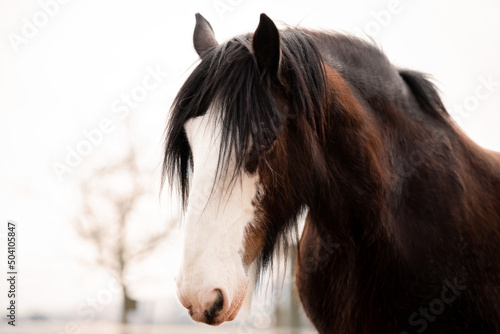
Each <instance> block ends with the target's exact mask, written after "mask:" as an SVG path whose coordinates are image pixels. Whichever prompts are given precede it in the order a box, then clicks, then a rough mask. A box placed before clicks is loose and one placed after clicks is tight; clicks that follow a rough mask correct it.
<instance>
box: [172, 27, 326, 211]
mask: <svg viewBox="0 0 500 334" xmlns="http://www.w3.org/2000/svg"><path fill="white" fill-rule="evenodd" d="M251 38H252V35H251V34H247V35H241V36H237V37H234V38H232V39H231V40H229V41H228V42H226V43H223V44H220V45H218V46H216V47H213V48H211V49H210V50H208V51H207V52H205V53H204V54H203V57H202V59H201V62H200V64H199V65H198V66H197V67H196V68H195V69H194V71H193V72H192V73H191V75H190V76H189V78H188V79H187V80H186V82H185V83H184V85H183V86H182V88H181V89H180V91H179V93H178V94H177V96H176V98H175V100H174V102H173V105H172V108H171V117H170V122H169V124H168V126H167V129H166V134H167V136H166V139H165V155H164V159H163V173H162V174H163V175H162V178H163V182H164V181H165V178H166V179H168V181H169V183H170V186H173V185H174V184H175V183H178V186H179V188H178V189H179V192H180V195H181V198H182V205H183V208H185V207H186V204H187V197H188V191H189V175H190V168H192V155H191V150H190V147H189V144H188V140H187V137H186V133H185V131H184V128H183V126H184V124H185V123H186V121H187V120H189V119H190V118H194V117H197V116H201V115H204V114H205V113H206V112H207V110H208V108H209V107H210V106H212V107H214V108H217V109H218V110H220V113H218V114H217V115H216V116H217V117H218V118H219V119H218V121H220V122H221V124H222V127H223V132H222V144H221V150H220V157H219V168H218V169H219V173H223V172H225V171H226V167H227V162H228V158H229V157H230V156H231V155H232V154H233V153H234V156H235V157H236V159H237V161H236V167H237V168H236V171H235V175H234V176H236V175H237V173H239V172H241V170H242V167H243V164H244V155H245V152H248V150H250V149H257V150H258V149H259V148H261V147H265V146H266V145H268V144H269V143H270V142H272V141H273V140H274V139H275V138H277V137H278V135H279V133H280V131H282V124H283V122H284V121H285V120H286V119H287V118H303V119H305V120H306V121H307V123H308V124H310V126H312V128H313V129H314V131H315V132H316V133H317V135H318V138H321V137H323V136H324V127H325V113H324V111H323V109H324V105H325V97H326V83H325V80H326V79H325V73H324V68H323V64H322V58H321V55H320V53H319V51H318V50H317V48H316V46H315V44H314V42H313V40H312V38H311V37H309V36H308V35H307V34H306V33H304V32H302V31H300V30H293V29H288V30H285V31H282V32H281V52H282V57H281V63H280V71H279V73H278V78H274V77H273V75H272V74H267V73H261V71H260V70H259V67H258V64H257V62H256V59H255V57H254V55H253V52H252V48H251ZM273 79H278V82H279V83H280V84H279V85H275V86H272V87H270V86H269V83H270V82H271V81H272V80H273ZM275 96H279V97H281V98H283V99H284V100H288V101H289V105H291V106H294V109H293V110H290V109H289V108H288V107H284V105H283V104H282V103H280V101H279V100H278V99H277V98H276V97H275ZM249 139H250V140H249ZM250 142H251V143H253V145H252V147H249V143H250ZM233 179H234V178H233Z"/></svg>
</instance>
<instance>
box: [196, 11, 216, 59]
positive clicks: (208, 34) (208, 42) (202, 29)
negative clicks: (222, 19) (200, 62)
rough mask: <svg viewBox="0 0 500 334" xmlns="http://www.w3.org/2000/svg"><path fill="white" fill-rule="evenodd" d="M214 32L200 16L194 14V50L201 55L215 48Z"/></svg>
mask: <svg viewBox="0 0 500 334" xmlns="http://www.w3.org/2000/svg"><path fill="white" fill-rule="evenodd" d="M217 44H219V43H217V40H216V39H215V34H214V30H213V29H212V26H211V25H210V23H209V22H208V21H207V20H206V19H205V18H204V17H203V16H202V15H201V14H200V13H196V26H195V27H194V34H193V45H194V49H195V50H196V52H197V53H198V55H199V56H200V57H201V55H202V54H203V53H204V52H205V51H207V50H208V49H210V48H211V47H213V46H216V45H217Z"/></svg>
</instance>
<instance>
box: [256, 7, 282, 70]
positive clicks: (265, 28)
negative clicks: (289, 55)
mask: <svg viewBox="0 0 500 334" xmlns="http://www.w3.org/2000/svg"><path fill="white" fill-rule="evenodd" d="M252 48H253V52H254V55H255V58H256V59H257V64H258V65H259V69H260V71H261V72H262V73H266V72H267V73H273V74H276V73H277V72H278V68H279V63H280V58H281V47H280V33H279V31H278V28H276V25H275V24H274V22H273V20H271V19H270V18H269V16H267V15H266V14H260V22H259V26H258V27H257V30H255V33H254V34H253V38H252Z"/></svg>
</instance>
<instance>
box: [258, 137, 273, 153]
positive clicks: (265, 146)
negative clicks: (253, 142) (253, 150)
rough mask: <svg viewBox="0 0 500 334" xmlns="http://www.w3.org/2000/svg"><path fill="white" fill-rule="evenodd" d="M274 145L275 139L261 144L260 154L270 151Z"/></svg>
mask: <svg viewBox="0 0 500 334" xmlns="http://www.w3.org/2000/svg"><path fill="white" fill-rule="evenodd" d="M274 144H276V139H275V140H273V141H271V142H269V143H267V144H261V145H260V150H261V151H262V152H268V151H270V150H271V149H272V148H273V147H274Z"/></svg>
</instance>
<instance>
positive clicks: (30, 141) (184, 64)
mask: <svg viewBox="0 0 500 334" xmlns="http://www.w3.org/2000/svg"><path fill="white" fill-rule="evenodd" d="M54 4H57V5H54ZM196 12H201V13H202V14H203V15H204V16H205V17H206V18H207V19H208V20H209V21H210V22H211V24H212V26H213V28H214V30H215V32H216V36H217V38H218V40H219V41H223V40H225V39H227V38H230V37H231V36H233V35H236V34H239V33H244V32H248V31H253V30H254V29H255V28H256V26H257V24H258V18H259V14H260V13H261V12H265V13H267V14H268V15H269V16H270V17H271V18H272V19H274V20H276V22H278V23H279V22H283V23H286V24H288V25H292V26H293V25H300V26H304V27H312V28H321V29H335V30H340V31H345V32H350V33H354V34H357V35H364V36H365V37H366V36H367V35H368V36H369V37H371V38H372V39H373V40H374V42H375V43H377V44H378V45H379V46H380V47H381V48H382V49H383V50H384V51H385V52H386V54H387V55H388V57H389V59H390V60H391V61H392V62H393V63H394V64H396V65H398V66H402V67H409V68H412V69H417V70H421V71H424V72H426V73H430V74H432V75H433V77H434V78H435V80H436V82H437V83H438V86H439V88H440V89H441V91H442V98H443V100H444V102H445V104H446V106H447V108H448V110H449V111H450V113H451V114H452V115H453V116H454V117H455V119H456V120H457V122H459V124H460V125H461V126H462V128H463V129H464V131H465V132H466V133H467V134H468V135H469V136H470V137H471V138H472V139H473V140H475V141H476V142H477V143H479V144H480V145H482V146H484V147H487V148H490V149H494V150H498V151H500V134H499V129H500V127H499V125H500V62H499V61H498V60H499V59H500V39H499V38H498V35H499V32H500V20H499V18H500V3H499V2H498V1H494V0H480V1H474V2H472V1H451V0H440V1H435V0H434V1H430V0H428V1H410V0H401V1H391V0H382V1H352V0H350V1H347V0H346V1H315V0H308V1H268V0H266V1H264V0H259V1H249V0H220V1H212V0H205V1H160V0H141V1H138V0H136V1H132V0H107V1H97V0H86V1H79V0H65V1H63V0H59V2H56V0H52V1H49V0H42V1H40V2H39V1H32V0H0V156H1V158H0V159H1V164H0V182H1V186H0V235H1V236H2V244H3V242H4V241H5V231H6V222H7V220H8V219H12V220H15V221H17V222H18V223H19V226H20V227H19V229H20V242H19V252H20V255H19V256H20V259H19V263H20V273H21V274H20V275H21V276H20V277H21V281H20V282H21V283H20V284H21V285H20V288H21V293H20V297H19V298H20V300H21V303H22V305H23V310H24V311H25V312H26V313H29V312H36V311H39V312H53V313H58V312H66V313H67V312H68V310H76V308H77V305H78V304H79V303H80V302H81V301H82V300H85V298H86V297H88V296H92V295H95V294H96V293H97V292H98V291H100V290H102V289H104V288H106V286H107V284H109V280H110V277H109V276H108V275H107V274H106V273H105V272H103V271H101V270H98V269H95V270H94V269H92V267H91V266H89V265H88V264H86V261H90V260H91V257H90V256H89V255H88V253H89V249H88V248H87V247H86V246H85V244H84V243H82V242H81V241H80V240H79V239H77V237H76V236H75V233H74V232H73V230H72V224H71V219H73V215H74V214H73V213H72V210H73V209H74V206H75V190H74V183H75V180H77V179H78V177H79V176H81V175H82V173H83V171H84V170H85V168H86V167H88V166H89V165H91V164H92V163H93V162H95V161H103V160H104V159H107V158H108V157H109V156H110V155H112V154H113V152H114V151H115V150H116V149H117V148H118V147H120V140H122V137H120V134H121V133H122V132H123V128H124V124H125V121H124V119H123V118H127V117H134V119H137V122H138V124H140V125H141V127H140V128H142V129H143V131H142V132H141V133H138V134H137V138H136V141H137V143H139V144H140V145H141V147H142V149H143V150H142V153H141V154H142V158H143V163H144V164H145V165H149V166H151V168H152V169H155V168H156V169H155V171H154V172H152V174H151V178H150V182H151V184H152V185H153V186H159V182H160V180H159V176H158V168H157V166H158V164H159V162H160V159H161V147H162V133H163V127H164V124H165V121H166V119H167V116H168V107H169V105H170V102H171V99H172V97H173V95H174V94H175V93H176V92H177V90H178V88H179V87H180V85H181V84H182V82H183V80H184V79H185V77H186V75H187V74H188V73H189V69H190V67H191V66H192V65H193V64H195V62H196V60H197V55H196V53H195V52H194V50H193V48H192V31H193V28H194V22H195V21H194V14H195V13H196ZM148 76H149V78H150V79H148V80H147V82H146V83H145V81H144V80H145V78H146V77H148ZM137 87H143V88H144V87H145V89H142V90H141V89H140V88H137ZM134 90H137V92H139V91H140V93H141V94H143V95H141V96H142V97H141V99H140V101H129V102H127V101H126V99H125V98H124V96H125V95H127V94H129V95H130V94H131V93H132V92H134ZM144 92H145V93H144ZM124 94H125V95H124ZM137 94H139V93H137ZM144 94H145V95H144ZM125 114H127V115H125ZM122 116H123V117H122ZM94 129H100V131H101V132H102V133H103V140H102V142H99V143H98V144H96V145H94V146H93V147H91V148H90V149H89V150H90V152H89V153H88V155H87V156H85V157H82V158H81V159H80V161H77V160H78V159H77V160H75V161H73V162H75V164H74V165H75V166H74V167H71V168H70V169H69V170H70V172H68V171H67V170H66V171H65V172H61V171H60V170H59V171H58V170H57V169H55V166H59V165H58V164H59V163H64V162H65V160H66V159H67V158H68V155H69V154H71V153H70V152H71V151H72V150H77V149H78V147H79V145H81V142H82V141H84V140H85V139H86V133H87V134H88V133H91V131H92V130H94ZM106 131H107V132H106ZM80 148H82V147H80ZM169 202H170V200H169V197H168V195H164V196H163V197H162V199H161V202H160V201H155V203H154V207H155V209H154V210H152V211H151V212H150V217H149V218H150V220H153V221H152V222H150V223H151V224H152V225H151V226H156V227H157V226H160V225H161V224H163V223H165V219H167V218H166V217H168V215H169V211H170V204H169ZM160 205H161V206H160ZM174 215H175V214H174ZM175 233H176V234H175V235H174V236H173V237H172V238H170V239H169V241H168V244H167V245H165V247H163V248H162V249H161V250H160V251H159V252H157V253H155V255H154V256H153V257H152V258H150V259H148V260H147V261H145V262H144V263H143V264H141V265H139V266H137V268H136V269H135V273H134V275H135V276H134V275H132V276H134V278H133V279H135V280H136V281H135V283H133V284H132V286H133V293H134V294H135V296H137V298H141V299H144V300H148V299H155V298H158V297H162V298H165V299H169V298H173V294H174V291H175V290H174V288H175V287H174V283H173V276H174V274H175V271H176V268H177V266H178V265H179V261H180V258H179V254H180V253H179V252H180V245H181V244H180V242H179V234H178V232H175ZM4 249H5V247H3V246H0V259H2V258H3V257H5V255H2V254H3V250H4ZM0 261H3V260H0ZM145 280H147V282H149V283H150V284H141V282H145ZM3 284H5V282H3V281H2V283H0V295H1V296H2V297H0V303H2V304H1V305H3V302H2V300H3V299H2V298H5V297H4V295H5V294H4V293H3V292H1V291H4V290H5V286H4V285H3ZM117 300H119V299H117ZM172 300H173V299H172ZM48 306H50V308H49V309H48ZM71 312H73V311H70V313H71ZM74 314H76V311H74ZM2 325H3V324H2ZM2 325H0V331H1V328H2V327H1V326H2Z"/></svg>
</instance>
